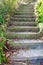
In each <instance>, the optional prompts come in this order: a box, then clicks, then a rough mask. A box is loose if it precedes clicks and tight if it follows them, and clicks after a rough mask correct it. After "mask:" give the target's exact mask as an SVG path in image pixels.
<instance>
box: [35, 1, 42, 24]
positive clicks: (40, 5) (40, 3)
mask: <svg viewBox="0 0 43 65" xmlns="http://www.w3.org/2000/svg"><path fill="white" fill-rule="evenodd" d="M36 10H37V15H38V22H40V23H43V0H38V2H37V5H36Z"/></svg>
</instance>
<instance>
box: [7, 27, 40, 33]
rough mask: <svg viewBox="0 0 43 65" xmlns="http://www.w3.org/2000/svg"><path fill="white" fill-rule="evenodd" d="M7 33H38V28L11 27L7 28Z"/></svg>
mask: <svg viewBox="0 0 43 65" xmlns="http://www.w3.org/2000/svg"><path fill="white" fill-rule="evenodd" d="M8 30H9V31H15V32H38V31H39V28H16V27H11V28H8Z"/></svg>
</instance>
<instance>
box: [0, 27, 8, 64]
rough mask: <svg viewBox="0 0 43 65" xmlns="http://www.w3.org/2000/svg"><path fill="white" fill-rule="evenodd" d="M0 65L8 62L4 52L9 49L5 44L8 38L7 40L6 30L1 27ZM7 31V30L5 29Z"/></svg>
mask: <svg viewBox="0 0 43 65" xmlns="http://www.w3.org/2000/svg"><path fill="white" fill-rule="evenodd" d="M0 27H1V28H0V38H1V40H0V64H1V63H3V62H7V59H6V57H5V54H4V50H3V48H6V49H7V47H6V46H5V42H6V38H5V32H4V31H3V29H4V26H0ZM4 30H5V29H4Z"/></svg>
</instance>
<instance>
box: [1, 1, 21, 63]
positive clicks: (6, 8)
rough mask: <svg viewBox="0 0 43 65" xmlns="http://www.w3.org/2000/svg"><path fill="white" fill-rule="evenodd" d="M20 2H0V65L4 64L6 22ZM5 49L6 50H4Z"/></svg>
mask: <svg viewBox="0 0 43 65" xmlns="http://www.w3.org/2000/svg"><path fill="white" fill-rule="evenodd" d="M19 2H20V0H0V64H1V63H3V62H6V57H5V54H4V50H3V48H6V46H5V43H6V40H7V39H6V37H5V34H6V33H5V32H6V27H7V25H6V22H7V20H9V19H10V17H11V16H12V14H14V12H15V11H16V9H17V8H18V7H19V5H18V3H19ZM6 49H7V48H6Z"/></svg>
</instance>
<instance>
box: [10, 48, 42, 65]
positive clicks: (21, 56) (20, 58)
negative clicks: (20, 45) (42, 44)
mask: <svg viewBox="0 0 43 65" xmlns="http://www.w3.org/2000/svg"><path fill="white" fill-rule="evenodd" d="M11 59H12V60H13V62H18V63H19V62H24V63H26V64H23V65H28V64H31V63H32V65H34V64H35V65H36V64H38V63H40V62H41V61H40V60H43V49H24V50H23V49H20V50H19V51H18V53H17V54H14V53H13V54H12V55H11V56H10V60H11ZM36 60H39V61H37V63H36V62H35V61H36ZM20 65H21V64H20Z"/></svg>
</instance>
